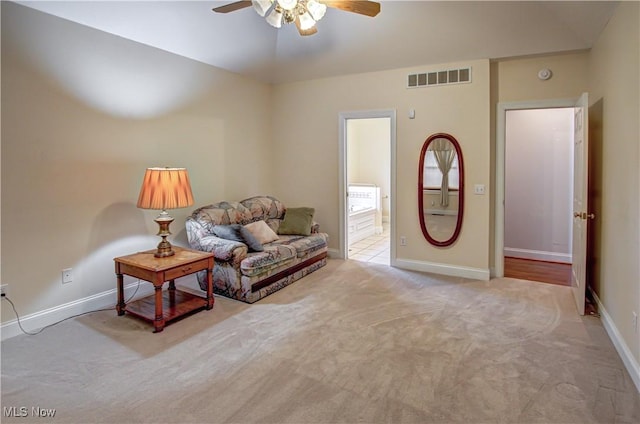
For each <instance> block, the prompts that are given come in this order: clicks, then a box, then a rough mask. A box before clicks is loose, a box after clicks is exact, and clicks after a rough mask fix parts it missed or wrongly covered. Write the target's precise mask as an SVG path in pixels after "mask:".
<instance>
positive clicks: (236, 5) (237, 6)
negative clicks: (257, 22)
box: [211, 1, 251, 13]
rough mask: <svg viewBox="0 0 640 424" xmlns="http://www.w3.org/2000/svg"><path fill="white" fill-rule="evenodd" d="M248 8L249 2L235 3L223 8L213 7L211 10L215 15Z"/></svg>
mask: <svg viewBox="0 0 640 424" xmlns="http://www.w3.org/2000/svg"><path fill="white" fill-rule="evenodd" d="M249 6H251V1H236V2H234V3H229V4H225V5H224V6H220V7H214V8H213V9H211V10H213V11H214V12H217V13H229V12H235V11H236V10H240V9H244V8H245V7H249Z"/></svg>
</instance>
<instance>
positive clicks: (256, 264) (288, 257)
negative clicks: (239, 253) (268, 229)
mask: <svg viewBox="0 0 640 424" xmlns="http://www.w3.org/2000/svg"><path fill="white" fill-rule="evenodd" d="M295 258H296V249H295V248H293V247H291V246H287V245H282V244H274V245H271V246H265V248H264V252H259V253H250V254H249V255H247V257H246V258H245V259H243V261H242V262H241V263H240V270H241V271H242V273H243V274H244V275H246V276H249V277H252V276H254V275H260V274H264V273H267V272H269V271H270V270H273V269H276V268H278V267H281V266H284V265H286V264H288V263H289V262H292V261H293V260H295Z"/></svg>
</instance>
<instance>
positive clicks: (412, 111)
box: [409, 109, 416, 119]
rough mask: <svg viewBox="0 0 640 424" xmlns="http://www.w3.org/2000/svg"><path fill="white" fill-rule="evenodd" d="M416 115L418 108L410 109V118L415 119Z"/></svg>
mask: <svg viewBox="0 0 640 424" xmlns="http://www.w3.org/2000/svg"><path fill="white" fill-rule="evenodd" d="M415 117H416V110H415V109H409V119H415Z"/></svg>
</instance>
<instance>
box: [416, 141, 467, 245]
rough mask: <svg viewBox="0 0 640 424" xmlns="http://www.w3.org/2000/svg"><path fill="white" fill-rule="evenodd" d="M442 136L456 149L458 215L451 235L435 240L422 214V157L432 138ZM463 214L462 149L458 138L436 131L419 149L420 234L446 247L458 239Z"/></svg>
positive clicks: (429, 240)
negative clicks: (444, 238)
mask: <svg viewBox="0 0 640 424" xmlns="http://www.w3.org/2000/svg"><path fill="white" fill-rule="evenodd" d="M439 138H444V139H447V140H449V141H450V142H451V144H452V145H453V147H454V148H455V149H456V155H458V176H459V183H458V217H457V221H456V228H455V230H454V231H453V234H452V235H451V237H449V238H448V239H447V240H442V241H441V240H436V239H434V238H433V237H431V235H430V234H429V232H428V231H427V225H426V222H425V215H424V185H423V184H424V159H425V156H426V155H427V149H428V148H429V145H430V144H431V142H432V141H433V140H436V139H439ZM463 214H464V165H463V161H462V150H461V149H460V144H459V143H458V140H456V139H455V137H453V136H452V135H450V134H446V133H437V134H433V135H432V136H429V138H427V140H426V141H425V142H424V144H423V145H422V150H421V151H420V163H419V164H418V215H419V217H420V229H421V230H422V234H423V235H424V238H426V239H427V241H428V242H429V243H431V244H432V245H434V246H438V247H446V246H451V245H452V244H453V243H455V241H456V240H457V239H458V236H459V235H460V230H462V215H463Z"/></svg>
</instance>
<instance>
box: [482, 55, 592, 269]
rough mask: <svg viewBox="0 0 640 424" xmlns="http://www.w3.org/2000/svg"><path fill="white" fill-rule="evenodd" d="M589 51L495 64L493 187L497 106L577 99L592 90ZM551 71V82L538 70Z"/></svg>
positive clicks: (492, 257)
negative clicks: (542, 77) (540, 77)
mask: <svg viewBox="0 0 640 424" xmlns="http://www.w3.org/2000/svg"><path fill="white" fill-rule="evenodd" d="M588 58H589V53H588V52H579V53H567V54H555V55H547V56H537V57H528V58H511V59H504V60H500V61H496V62H493V63H491V140H492V141H491V187H495V170H496V163H495V157H496V151H495V148H496V119H497V117H496V107H497V104H498V103H500V102H519V101H533V100H553V99H574V98H575V99H577V98H578V96H580V94H582V93H584V92H585V91H588V89H589V86H588V66H587V65H588ZM543 68H548V69H551V71H552V72H553V76H552V77H551V79H549V80H547V81H541V80H540V79H538V71H539V70H540V69H543ZM490 207H491V212H490V222H491V231H490V235H489V237H490V245H491V247H490V250H489V252H490V262H489V263H490V264H491V266H493V265H494V263H495V240H494V238H495V237H494V236H495V225H494V223H495V198H494V197H493V194H492V197H491V203H490Z"/></svg>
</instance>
